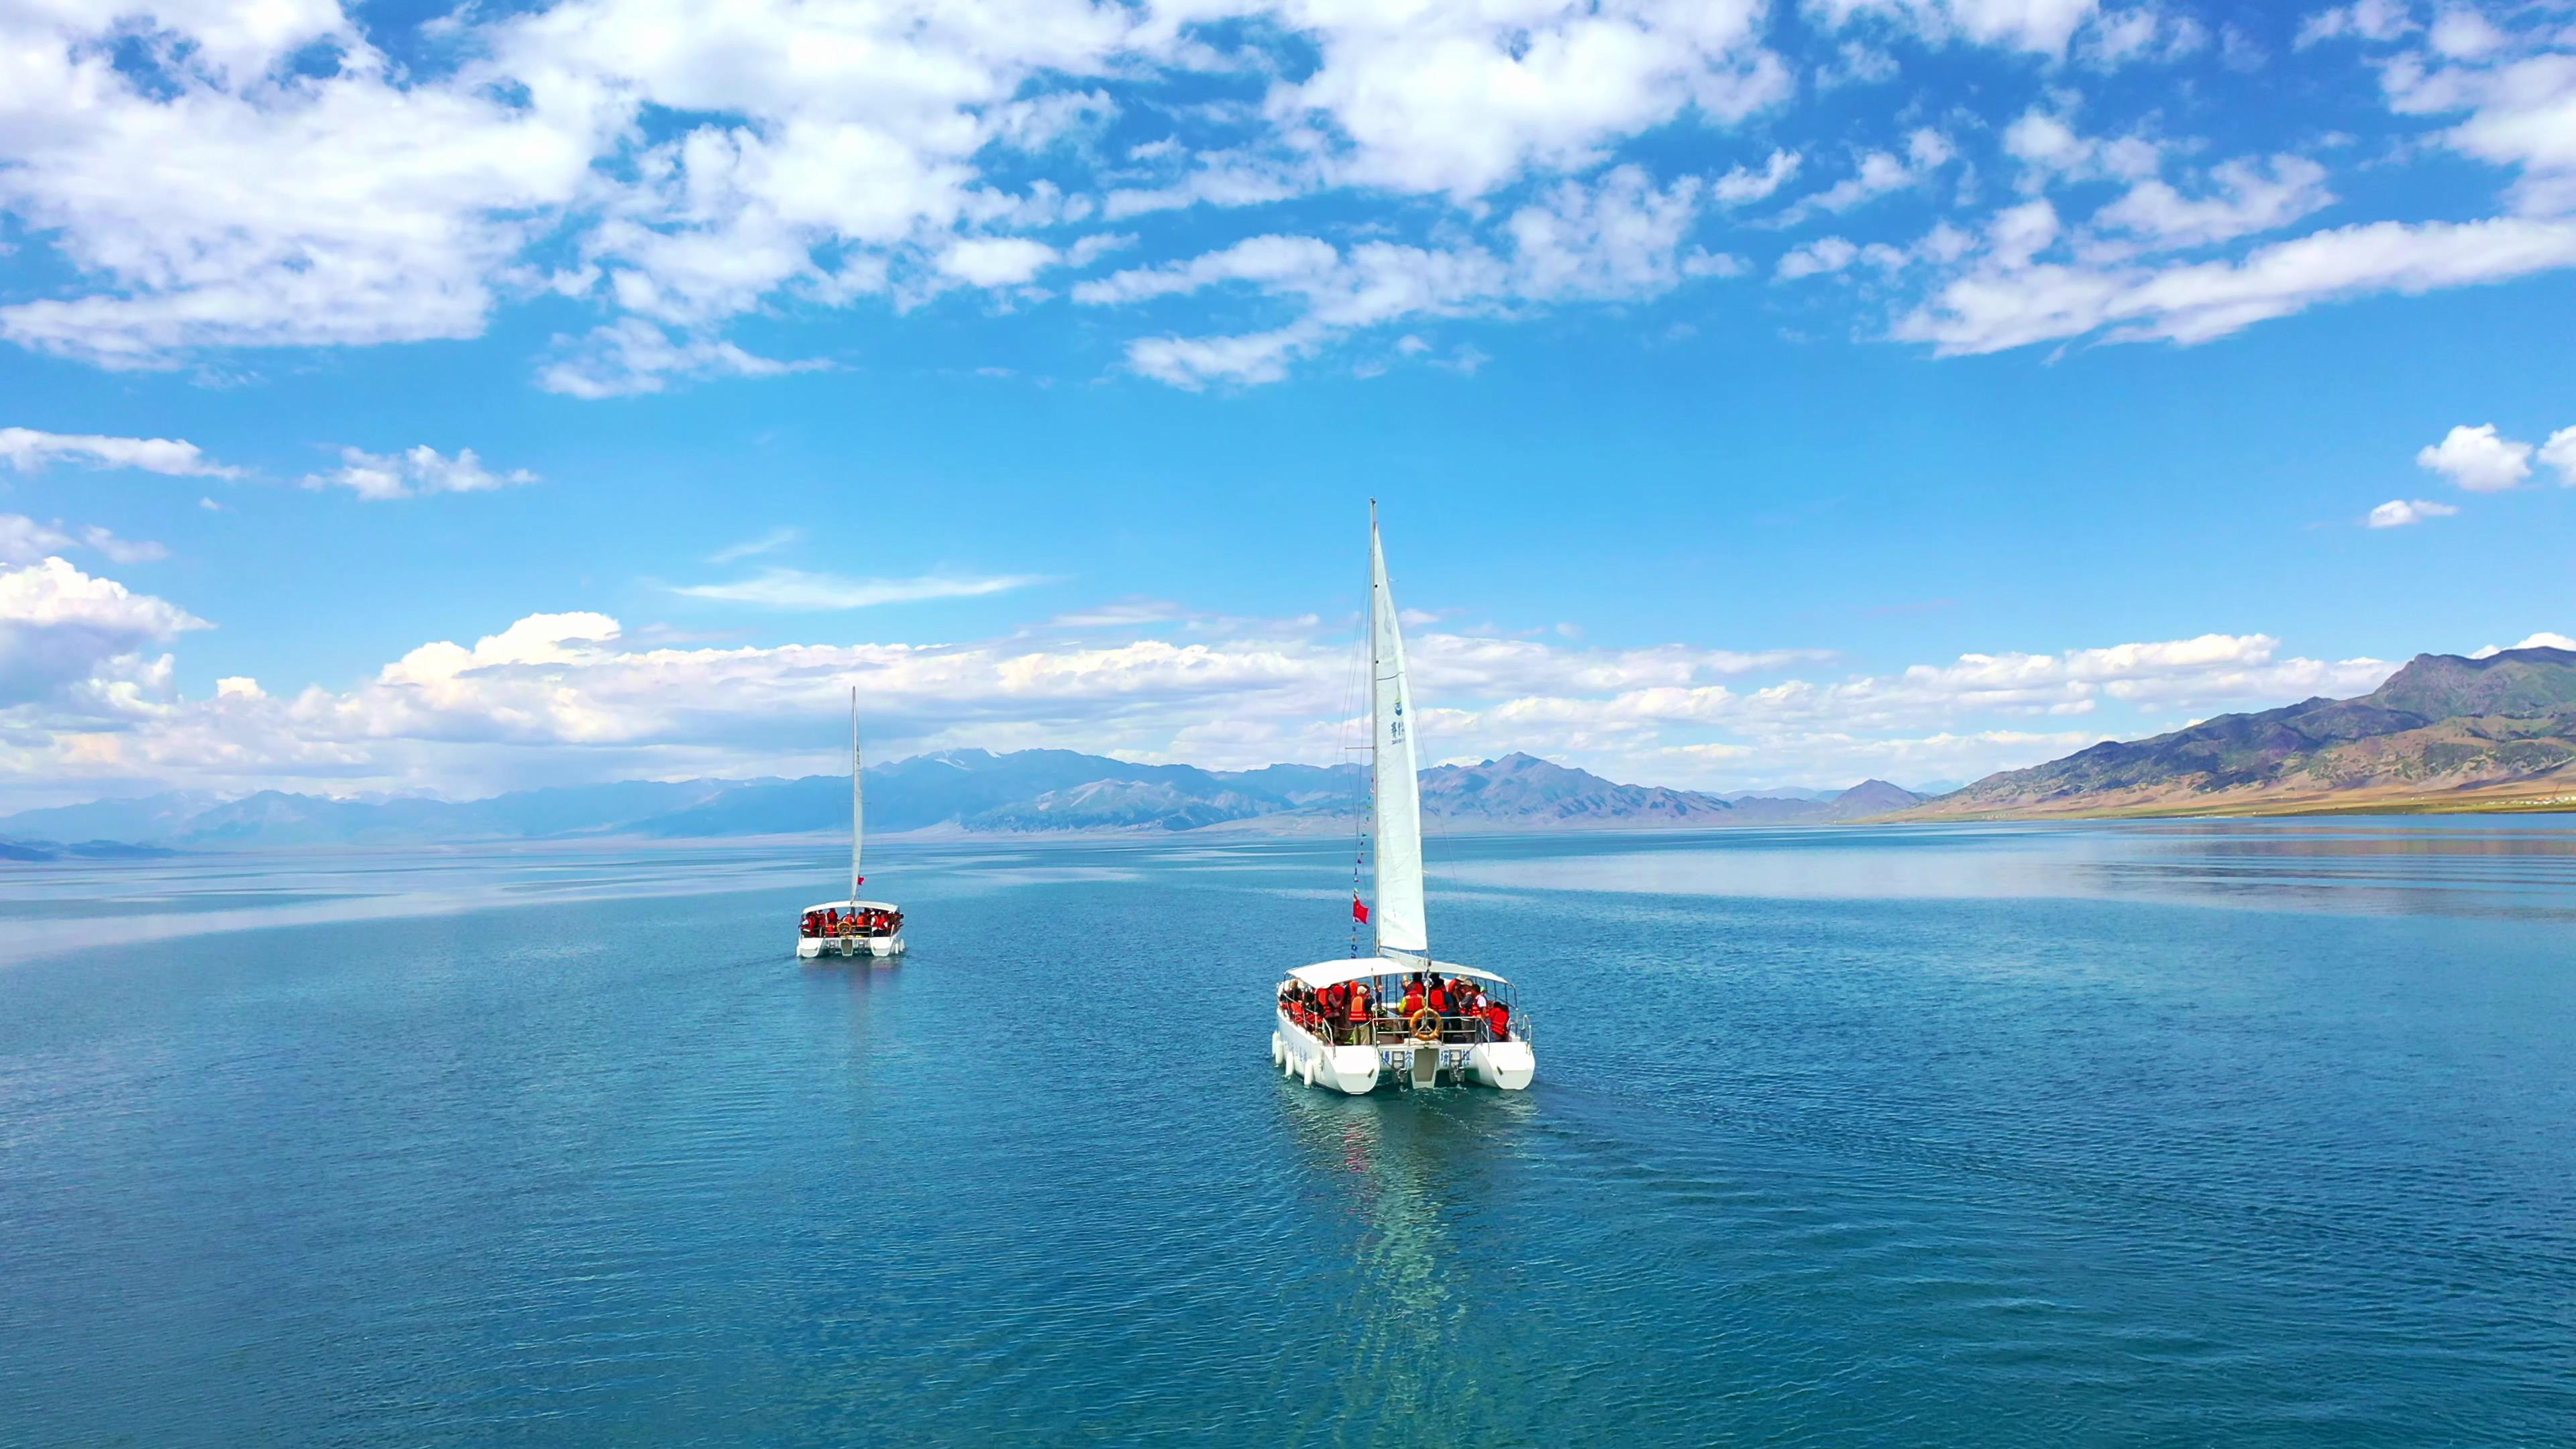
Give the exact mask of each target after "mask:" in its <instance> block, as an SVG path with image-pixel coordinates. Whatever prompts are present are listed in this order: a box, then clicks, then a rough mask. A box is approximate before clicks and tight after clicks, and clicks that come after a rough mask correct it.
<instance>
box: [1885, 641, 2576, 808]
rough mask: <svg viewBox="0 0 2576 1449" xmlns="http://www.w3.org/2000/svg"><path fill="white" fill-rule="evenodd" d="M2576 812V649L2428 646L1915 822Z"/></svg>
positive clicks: (2007, 783) (1994, 790)
mask: <svg viewBox="0 0 2576 1449" xmlns="http://www.w3.org/2000/svg"><path fill="white" fill-rule="evenodd" d="M2571 806H2576V653H2571V652H2570V651H2568V650H2564V649H2509V650H2506V651H2504V652H2502V653H2500V654H2493V655H2489V656H2488V657H2486V658H2484V659H2470V658H2463V657H2461V656H2459V655H2456V654H2419V655H2417V656H2415V658H2414V659H2413V660H2412V661H2410V662H2409V663H2408V664H2407V665H2406V666H2405V667H2404V668H2402V669H2400V670H2398V671H2397V672H2396V673H2395V674H2393V675H2390V676H2389V677H2388V680H2387V682H2386V683H2384V684H2382V685H2380V686H2379V688H2377V689H2375V690H2373V691H2371V692H2370V693H2368V694H2365V695H2362V696H2360V697H2359V698H2356V699H2322V698H2319V699H2306V700H2301V701H2300V702H2299V703H2297V704H2293V705H2286V706H2284V707H2282V708H2280V709H2270V710H2264V711H2262V712H2261V713H2259V714H2226V715H2220V716H2218V717H2217V718H2215V719H2210V720H2204V721H2202V722H2201V723H2199V724H2196V725H2193V726H2191V727H2190V728H2188V729H2181V730H2176V731H2174V732H2173V733H2171V734H2166V735H2158V736H2156V737H2155V738H2153V739H2148V740H2136V741H2130V742H2120V741H2106V742H2104V743H2102V744H2098V745H2095V746H2093V747H2092V748H2091V749H2088V750H2082V751H2078V752H2077V753H2075V754H2072V755H2069V756H2067V757H2066V758H2065V759H2062V760H2057V761H2054V762H2052V763H2049V764H2045V765H2039V766H2035V767H2033V768H2031V769H2027V770H2010V771H2006V772H2005V773H2003V774H2000V775H1989V776H1987V777H1986V778H1985V779H1982V780H1979V781H1978V782H1976V783H1975V784H1973V785H1970V786H1968V787H1967V788H1966V789H1963V790H1958V791H1954V792H1952V793H1950V794H1947V795H1944V796H1941V797H1940V798H1939V799H1936V800H1932V801H1929V802H1927V803H1925V804H1922V805H1920V806H1917V807H1915V808H1913V809H1910V810H1907V811H1906V812H1904V814H1903V815H1902V816H1901V817H1900V818H1903V819H1910V820H1942V819H1959V818H2035V817H2046V816H2073V815H2083V816H2098V815H2178V814H2179V815H2190V814H2290V813H2308V812H2315V811H2327V810H2352V811H2365V810H2378V811H2385V810H2463V809H2511V808H2555V809H2561V810H2564V809H2568V808H2570V807H2571Z"/></svg>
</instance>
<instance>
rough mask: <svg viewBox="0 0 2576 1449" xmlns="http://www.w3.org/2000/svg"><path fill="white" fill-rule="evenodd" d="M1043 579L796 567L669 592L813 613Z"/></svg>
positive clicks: (1003, 588)
mask: <svg viewBox="0 0 2576 1449" xmlns="http://www.w3.org/2000/svg"><path fill="white" fill-rule="evenodd" d="M1045 582H1046V580H1045V579H1044V578H1043V577H1041V576H1039V575H1036V574H990V575H985V576H982V577H965V576H959V575H954V574H924V575H922V576H921V577H919V578H911V579H850V578H843V577H841V576H840V575H838V574H812V573H806V572H804V571H803V570H800V569H764V570H762V571H761V572H760V573H758V574H756V575H754V576H752V577H751V578H747V579H742V580H738V581H736V582H733V583H727V584H688V585H684V586H681V587H678V588H674V589H673V590H672V591H671V592H673V593H675V594H683V595H686V596H687V597H689V598H692V599H714V600H717V601H719V602H722V603H727V604H752V605H757V606H758V607H760V608H764V609H796V610H804V611H809V612H818V611H822V610H829V609H868V608H874V607H875V606H877V605H879V604H915V603H920V602H922V601H924V600H928V599H973V598H981V597H983V596H984V595H987V594H1000V593H1007V592H1009V591H1010V590H1012V589H1023V588H1027V587H1028V586H1029V585H1031V584H1042V583H1045Z"/></svg>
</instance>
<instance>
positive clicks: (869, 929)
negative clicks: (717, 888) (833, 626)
mask: <svg viewBox="0 0 2576 1449" xmlns="http://www.w3.org/2000/svg"><path fill="white" fill-rule="evenodd" d="M864 804H865V797H864V796H863V794H862V793H861V786H860V777H859V692H858V690H856V689H852V690H851V691H850V898H849V899H848V900H845V901H825V902H823V903H822V904H821V905H819V906H807V907H806V908H805V913H804V915H803V917H802V918H800V919H799V920H798V922H797V925H796V957H797V959H798V960H800V961H811V960H814V959H815V958H816V957H819V956H832V955H839V956H862V955H865V956H900V955H902V954H903V912H901V911H899V910H897V909H895V908H894V907H893V906H892V905H891V904H889V903H887V902H885V901H863V900H860V899H859V887H860V886H862V885H864V884H866V883H867V877H866V876H863V875H861V874H859V848H860V846H861V845H863V844H864V843H865V842H866V839H867V812H866V811H865V810H864V809H863V808H862V807H863V805H864Z"/></svg>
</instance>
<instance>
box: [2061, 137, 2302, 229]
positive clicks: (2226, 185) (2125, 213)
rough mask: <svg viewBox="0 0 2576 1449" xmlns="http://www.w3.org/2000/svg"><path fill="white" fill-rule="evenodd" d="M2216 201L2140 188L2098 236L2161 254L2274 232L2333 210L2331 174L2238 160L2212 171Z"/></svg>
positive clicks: (2104, 214) (2154, 186)
mask: <svg viewBox="0 0 2576 1449" xmlns="http://www.w3.org/2000/svg"><path fill="white" fill-rule="evenodd" d="M2207 179H2208V185H2209V190H2210V192H2211V193H2212V194H2210V195H2206V196H2200V197H2186V196H2184V195H2183V194H2182V193H2181V192H2180V191H2177V190H2176V189H2174V188H2173V187H2172V186H2171V185H2168V184H2167V183H2165V182H2164V181H2161V180H2149V181H2141V182H2139V183H2138V184H2137V185H2136V186H2133V187H2131V188H2130V189H2129V191H2128V192H2127V194H2125V195H2123V196H2122V197H2120V199H2119V200H2117V201H2114V202H2112V203H2111V204H2109V205H2108V206H2105V207H2103V208H2102V209H2101V210H2100V211H2097V212H2095V213H2094V214H2093V220H2092V225H2093V226H2094V227H2096V228H2098V229H2100V230H2103V231H2109V232H2118V233H2125V234H2127V235H2128V236H2130V237H2134V238H2137V239H2139V240H2141V241H2143V242H2146V243H2149V244H2152V245H2153V246H2154V247H2156V248H2158V249H2175V248H2187V247H2199V246H2207V245H2209V244H2211V243H2213V242H2222V241H2233V240H2235V239H2236V238H2238V237H2241V236H2250V235H2253V234H2254V233H2257V232H2266V231H2276V230H2278V229H2280V228H2282V227H2284V226H2287V225H2289V224H2290V223H2291V222H2294V221H2297V220H2299V219H2300V218H2301V217H2304V216H2307V215H2309V214H2311V213H2313V212H2317V211H2321V210H2323V209H2324V208H2326V207H2327V206H2330V205H2332V204H2333V202H2334V199H2335V198H2334V193H2333V192H2331V191H2329V190H2327V189H2326V184H2325V181H2326V169H2325V168H2324V167H2322V166H2319V165H2318V164H2317V163H2315V162H2313V161H2310V160H2307V159H2306V158H2304V157H2299V156H2274V157H2271V158H2269V159H2268V160H2267V161H2260V162H2257V161H2249V160H2237V161H2227V162H2222V163H2220V164H2219V165H2217V166H2214V167H2212V168H2210V171H2209V173H2208V178H2207Z"/></svg>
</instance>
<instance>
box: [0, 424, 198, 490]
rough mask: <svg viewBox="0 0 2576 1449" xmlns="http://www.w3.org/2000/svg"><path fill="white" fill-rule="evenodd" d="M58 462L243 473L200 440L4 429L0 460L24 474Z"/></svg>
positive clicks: (178, 474) (189, 473)
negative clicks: (199, 443)
mask: <svg viewBox="0 0 2576 1449" xmlns="http://www.w3.org/2000/svg"><path fill="white" fill-rule="evenodd" d="M58 462H71V463H84V464H87V465H88V466H90V467H93V468H140V469H142V470H143V471H144V472H146V473H163V474H167V475H169V476H171V477H174V478H238V477H240V476H241V471H242V470H241V469H239V468H232V467H227V466H225V465H224V464H221V463H218V462H216V461H214V460H213V459H211V458H209V457H207V456H206V455H205V453H204V451H203V450H201V449H200V448H198V446H197V445H196V444H194V443H191V442H187V441H185V440H183V439H179V438H112V437H106V436H103V435H101V434H98V433H44V432H38V431H37V430H36V429H34V428H0V463H6V464H8V465H9V466H10V467H12V468H15V469H17V470H18V471H19V472H21V473H35V472H40V471H42V470H43V469H44V468H45V467H46V466H47V465H48V464H52V463H58Z"/></svg>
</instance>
